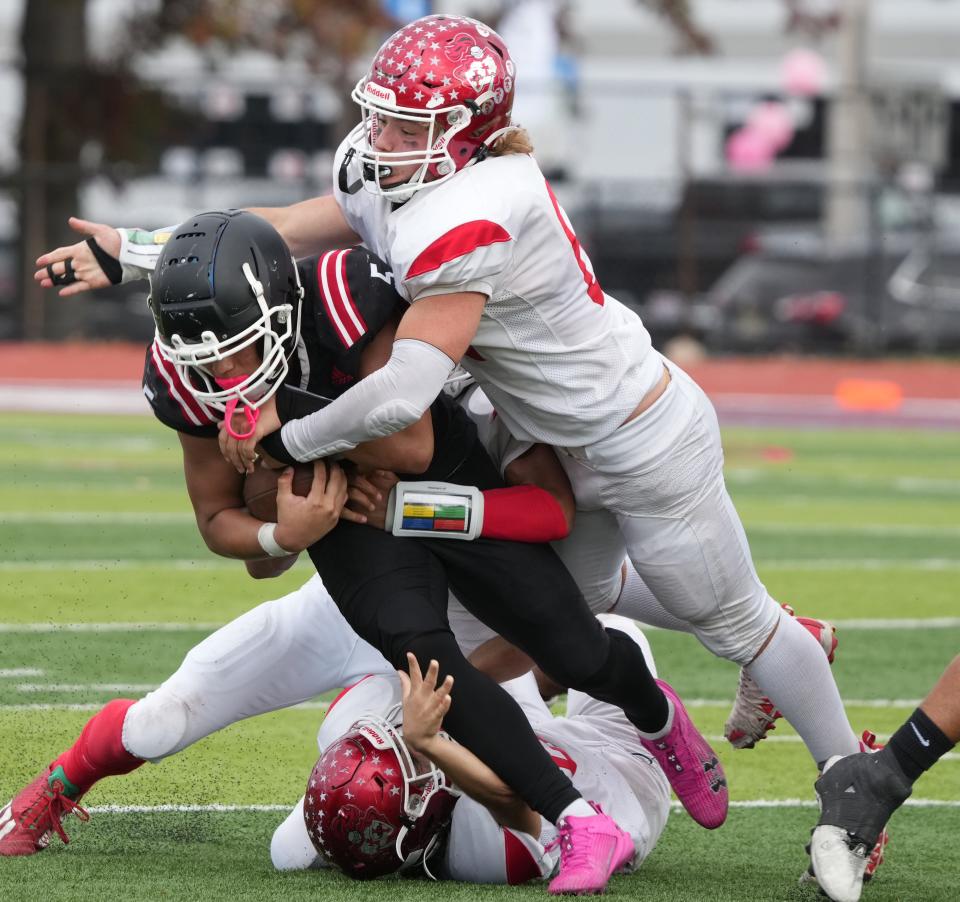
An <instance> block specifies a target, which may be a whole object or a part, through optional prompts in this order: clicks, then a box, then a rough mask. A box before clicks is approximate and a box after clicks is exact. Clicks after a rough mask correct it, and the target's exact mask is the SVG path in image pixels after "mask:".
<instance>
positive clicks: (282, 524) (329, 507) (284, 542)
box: [273, 460, 347, 553]
mask: <svg viewBox="0 0 960 902" xmlns="http://www.w3.org/2000/svg"><path fill="white" fill-rule="evenodd" d="M346 501H347V477H346V475H345V474H344V472H343V470H342V469H341V468H340V467H339V466H337V464H335V463H330V464H327V463H326V462H324V461H322V460H317V461H314V463H313V485H312V486H311V487H310V492H309V493H308V494H307V495H305V496H300V495H296V494H294V492H293V468H292V467H288V468H287V469H286V470H284V471H283V473H281V474H280V478H279V479H278V480H277V528H276V530H275V532H274V534H273V535H274V538H275V539H276V541H277V544H279V545H280V547H281V548H283V549H285V550H287V551H289V552H291V553H294V552H297V551H303V550H304V549H305V548H309V547H310V546H311V545H312V544H313V543H314V542H316V541H318V540H320V539H322V538H323V537H324V536H325V535H326V534H327V533H328V532H330V530H331V529H333V528H334V526H336V525H337V522H338V521H339V519H340V512H341V511H342V510H343V505H344V504H345V503H346Z"/></svg>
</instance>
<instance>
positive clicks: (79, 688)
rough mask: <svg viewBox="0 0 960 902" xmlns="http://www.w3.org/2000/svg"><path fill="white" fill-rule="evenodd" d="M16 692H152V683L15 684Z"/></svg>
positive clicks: (153, 686) (153, 687) (154, 687)
mask: <svg viewBox="0 0 960 902" xmlns="http://www.w3.org/2000/svg"><path fill="white" fill-rule="evenodd" d="M15 688H16V690H17V692H23V693H30V692H152V691H153V690H154V689H156V688H157V687H156V686H155V685H154V684H153V683H17V684H16V687H15Z"/></svg>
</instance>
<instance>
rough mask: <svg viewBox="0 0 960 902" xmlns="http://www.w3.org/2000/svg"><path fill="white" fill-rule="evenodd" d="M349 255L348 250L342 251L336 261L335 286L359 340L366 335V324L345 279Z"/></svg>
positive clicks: (347, 280)
mask: <svg viewBox="0 0 960 902" xmlns="http://www.w3.org/2000/svg"><path fill="white" fill-rule="evenodd" d="M349 254H350V250H349V249H348V250H346V251H344V252H343V253H342V254H341V255H340V258H339V260H338V261H337V262H338V264H339V266H338V269H337V285H338V286H339V288H340V298H341V300H342V301H343V309H344V311H345V312H346V314H347V316H348V317H349V318H350V322H351V323H352V324H353V327H354V328H355V329H356V330H357V338H360V337H361V336H362V335H364V334H365V333H366V331H367V324H366V323H365V322H364V321H363V317H362V316H361V315H360V308H359V307H358V306H357V305H356V303H354V300H353V295H352V294H351V293H350V280H349V279H348V278H347V256H348V255H349Z"/></svg>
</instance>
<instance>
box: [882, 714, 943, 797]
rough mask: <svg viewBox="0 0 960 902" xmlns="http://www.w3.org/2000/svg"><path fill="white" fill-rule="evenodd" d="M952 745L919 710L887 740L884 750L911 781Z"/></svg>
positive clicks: (935, 761)
mask: <svg viewBox="0 0 960 902" xmlns="http://www.w3.org/2000/svg"><path fill="white" fill-rule="evenodd" d="M953 745H954V744H953V743H952V742H951V741H950V740H949V739H948V738H947V737H946V736H944V735H943V731H942V730H941V729H940V728H939V727H938V726H937V725H936V724H935V723H934V722H933V721H932V720H931V719H930V718H929V717H927V715H926V714H924V713H923V711H921V710H920V709H919V708H917V710H916V711H914V712H913V714H911V715H910V717H909V719H908V720H907V722H906V723H905V724H904V725H903V726H902V727H900V729H899V730H897V732H896V733H894V734H893V735H892V736H891V737H890V741H889V742H888V743H887V750H888V751H889V752H890V754H891V755H893V757H894V758H895V759H896V762H897V764H899V765H900V770H902V771H903V773H904V776H906V778H907V779H908V780H909V781H910V782H911V783H914V782H916V780H917V778H918V777H919V776H920V774H922V773H923V772H924V771H927V770H930V768H931V767H933V765H934V764H936V763H937V761H939V760H940V758H942V757H943V756H944V755H945V754H946V753H947V752H949V751H950V749H952V748H953Z"/></svg>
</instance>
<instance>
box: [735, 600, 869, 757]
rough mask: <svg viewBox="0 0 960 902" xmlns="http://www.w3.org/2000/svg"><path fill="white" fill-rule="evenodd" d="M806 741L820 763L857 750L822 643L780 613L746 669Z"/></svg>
mask: <svg viewBox="0 0 960 902" xmlns="http://www.w3.org/2000/svg"><path fill="white" fill-rule="evenodd" d="M746 671H747V673H748V674H749V675H750V676H751V677H753V679H754V680H755V681H756V683H757V685H758V686H759V687H760V689H761V690H762V691H763V694H764V695H766V696H768V697H769V698H770V700H771V701H772V702H773V703H774V704H775V705H776V706H777V708H779V709H780V711H781V712H782V713H783V716H784V717H785V718H786V719H787V721H788V722H789V723H790V725H791V726H792V727H793V728H794V729H795V730H796V731H797V732H798V733H799V734H800V738H801V739H802V740H803V741H804V742H805V743H806V746H807V748H808V749H809V750H810V754H811V755H813V760H814V761H816V762H817V763H818V764H819V763H821V762H823V761H826V760H827V758H830V757H831V756H832V755H852V754H854V753H855V752H859V751H860V743H859V742H858V741H857V737H856V736H855V735H854V733H853V729H852V728H851V726H850V721H849V720H847V715H846V712H845V711H844V710H843V702H842V701H840V692H839V690H838V689H837V684H836V682H834V679H833V673H831V671H830V662H829V661H827V656H826V655H825V654H824V652H823V649H822V648H821V647H820V643H819V642H817V640H816V639H814V638H813V636H811V635H810V633H809V632H808V631H807V630H806V629H805V628H804V627H803V626H801V625H800V624H799V623H797V621H796V620H795V619H794V618H793V617H790V616H789V615H788V614H786V613H784V614H782V615H781V617H780V625H779V627H778V628H777V632H776V634H775V635H774V637H773V638H772V639H771V640H770V642H769V644H768V645H767V647H766V648H765V649H764V650H763V651H762V652H760V655H759V656H758V657H757V659H756V660H755V661H754V662H753V663H752V664H750V666H749V667H747V668H746Z"/></svg>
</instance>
